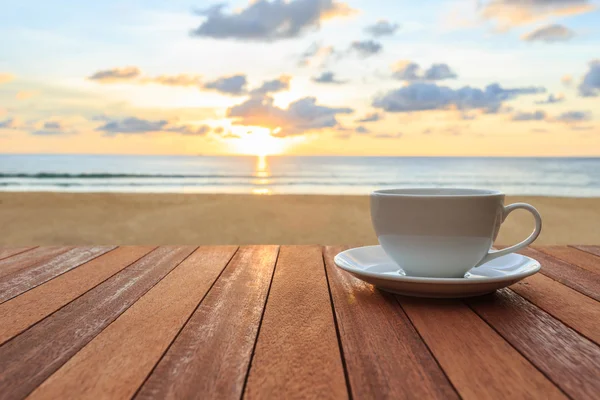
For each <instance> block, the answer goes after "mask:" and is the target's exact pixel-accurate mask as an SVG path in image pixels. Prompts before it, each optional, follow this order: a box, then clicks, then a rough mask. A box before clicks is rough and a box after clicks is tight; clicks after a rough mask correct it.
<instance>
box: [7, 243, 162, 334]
mask: <svg viewBox="0 0 600 400" xmlns="http://www.w3.org/2000/svg"><path fill="white" fill-rule="evenodd" d="M152 249H154V247H143V246H137V247H119V248H118V249H116V250H114V251H111V252H108V253H106V254H103V255H101V256H100V257H98V258H96V259H94V260H92V261H89V262H87V263H85V264H83V265H81V266H80V267H78V268H75V269H73V270H71V271H69V272H67V273H65V274H63V275H61V276H58V277H56V278H55V279H52V280H51V281H48V282H46V283H44V284H43V285H41V286H38V287H36V288H34V289H32V290H30V291H28V292H25V293H23V294H22V295H20V296H17V297H15V298H13V299H11V300H9V301H7V302H5V303H3V304H0V344H2V343H4V342H6V341H7V340H9V339H10V338H12V337H14V336H16V335H18V334H19V333H21V332H23V331H24V330H25V329H27V328H29V327H30V326H31V325H33V324H35V323H36V322H38V321H40V320H42V319H43V318H45V317H47V316H48V315H50V314H52V313H53V312H55V311H56V310H58V309H59V308H61V307H62V306H64V305H65V304H67V303H69V302H71V301H72V300H74V299H76V298H77V297H79V296H81V295H82V294H83V293H85V292H87V291H88V290H90V289H92V288H93V287H94V286H96V285H98V284H100V283H102V282H103V281H105V280H106V279H108V278H110V277H111V276H112V275H114V274H115V273H117V272H119V271H120V270H122V269H123V268H125V267H127V266H128V265H130V264H131V263H133V262H135V261H137V260H138V259H139V258H141V257H142V256H144V255H145V254H147V253H149V252H150V251H151V250H152Z"/></svg>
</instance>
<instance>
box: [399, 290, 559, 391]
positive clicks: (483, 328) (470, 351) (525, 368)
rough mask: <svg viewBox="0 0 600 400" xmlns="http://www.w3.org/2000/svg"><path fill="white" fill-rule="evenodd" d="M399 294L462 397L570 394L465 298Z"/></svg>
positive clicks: (409, 314)
mask: <svg viewBox="0 0 600 400" xmlns="http://www.w3.org/2000/svg"><path fill="white" fill-rule="evenodd" d="M397 299H398V301H399V302H400V304H401V305H402V307H403V308H404V311H405V312H406V313H407V314H408V316H409V318H410V320H411V321H412V322H413V324H414V326H415V327H416V328H417V330H418V331H419V333H420V334H421V337H422V338H423V340H424V341H425V343H427V346H428V347H429V348H430V349H431V351H432V352H433V354H434V355H435V357H436V359H437V360H438V362H439V363H440V365H441V366H442V368H443V369H444V372H445V373H446V375H447V376H448V378H449V379H450V381H451V382H452V384H453V385H454V387H455V388H456V390H457V391H458V393H459V394H460V395H461V397H462V398H463V399H505V398H506V399H512V398H521V399H523V398H544V399H560V398H566V396H564V395H563V393H562V392H561V391H560V390H559V389H558V388H557V387H556V386H555V385H554V384H553V383H552V382H551V381H549V380H548V379H547V378H546V377H545V376H544V375H543V374H542V373H541V372H540V371H538V370H537V369H536V368H535V367H534V366H533V365H532V364H531V363H530V362H529V361H527V360H526V359H525V358H524V357H523V356H522V355H521V354H520V353H519V352H518V351H516V350H515V349H514V348H513V347H511V345H510V344H508V343H507V342H506V341H505V340H504V339H503V338H502V337H501V336H500V335H498V334H497V333H496V332H495V331H494V330H493V329H492V328H490V326H489V325H488V324H486V323H485V322H484V321H483V320H482V319H481V318H479V317H478V316H477V314H475V313H474V312H473V311H472V310H471V309H470V308H469V307H468V306H466V305H465V304H464V303H462V302H460V301H458V300H437V299H435V300H433V299H417V298H408V297H401V296H397Z"/></svg>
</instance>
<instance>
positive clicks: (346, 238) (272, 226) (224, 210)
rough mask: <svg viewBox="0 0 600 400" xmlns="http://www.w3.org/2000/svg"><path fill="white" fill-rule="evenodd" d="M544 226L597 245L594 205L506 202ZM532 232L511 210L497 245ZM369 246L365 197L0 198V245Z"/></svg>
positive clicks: (549, 233)
mask: <svg viewBox="0 0 600 400" xmlns="http://www.w3.org/2000/svg"><path fill="white" fill-rule="evenodd" d="M516 201H524V202H528V203H530V204H533V205H534V206H535V207H536V208H538V210H539V211H540V213H541V214H542V217H543V220H544V228H543V232H542V234H541V236H540V237H539V239H538V241H537V242H536V244H600V198H592V199H590V198H585V199H584V198H552V197H509V198H507V204H508V203H512V202H516ZM532 228H533V218H532V217H531V216H530V215H529V214H528V213H527V212H526V211H515V212H514V213H512V214H511V216H510V217H509V218H508V219H507V221H506V222H505V223H504V225H503V226H502V229H501V231H500V235H499V237H498V240H497V242H496V243H497V244H500V245H507V244H512V243H516V242H517V241H520V240H522V239H523V238H525V237H526V235H527V234H529V232H530V231H531V230H532ZM270 243H274V244H315V243H319V244H349V245H363V244H375V243H377V240H376V238H375V235H374V234H373V230H372V229H371V222H370V217H369V199H368V197H367V196H314V195H298V196H296V195H280V196H279V195H275V196H256V195H229V194H108V193H97V194H96V193H86V194H71V193H0V246H21V245H69V244H74V245H83V244H155V245H160V244H195V245H200V244H270Z"/></svg>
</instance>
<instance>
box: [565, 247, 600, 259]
mask: <svg viewBox="0 0 600 400" xmlns="http://www.w3.org/2000/svg"><path fill="white" fill-rule="evenodd" d="M569 247H574V248H576V249H578V250H581V251H585V252H587V253H590V254H594V255H596V256H598V257H600V246H584V245H572V246H569Z"/></svg>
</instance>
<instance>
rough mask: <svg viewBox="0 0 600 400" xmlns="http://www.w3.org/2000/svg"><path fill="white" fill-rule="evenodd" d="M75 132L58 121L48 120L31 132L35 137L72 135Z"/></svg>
mask: <svg viewBox="0 0 600 400" xmlns="http://www.w3.org/2000/svg"><path fill="white" fill-rule="evenodd" d="M76 133H77V131H75V130H74V129H72V128H69V127H67V126H65V125H64V123H62V122H60V121H55V120H50V121H46V122H43V123H42V124H41V126H38V128H37V129H35V130H34V131H32V132H31V134H32V135H36V136H57V135H74V134H76Z"/></svg>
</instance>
